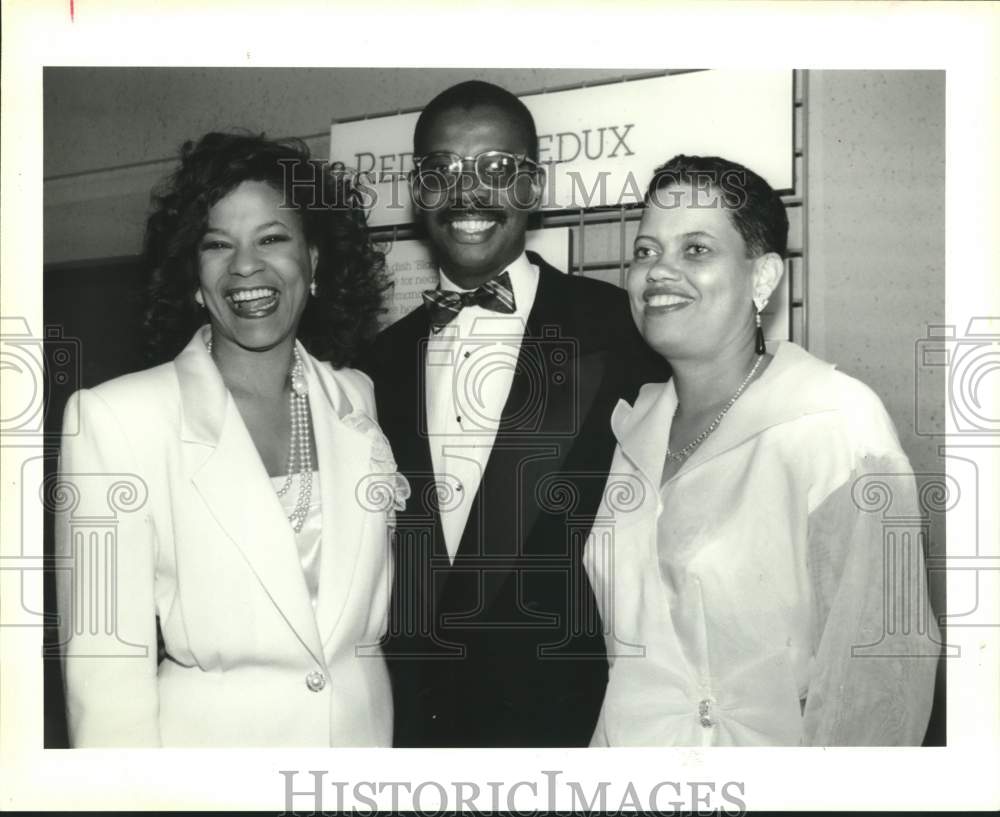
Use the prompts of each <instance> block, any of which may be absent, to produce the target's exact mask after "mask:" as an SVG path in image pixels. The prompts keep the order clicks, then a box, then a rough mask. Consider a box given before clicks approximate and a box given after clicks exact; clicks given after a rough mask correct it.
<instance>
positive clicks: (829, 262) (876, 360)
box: [806, 71, 945, 473]
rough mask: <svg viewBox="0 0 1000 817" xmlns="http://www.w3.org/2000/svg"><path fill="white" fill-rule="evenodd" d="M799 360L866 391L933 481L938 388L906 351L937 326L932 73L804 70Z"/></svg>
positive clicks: (938, 154)
mask: <svg viewBox="0 0 1000 817" xmlns="http://www.w3.org/2000/svg"><path fill="white" fill-rule="evenodd" d="M806 105H807V134H806V137H807V142H806V159H807V173H806V197H807V208H806V209H807V226H806V244H807V249H806V252H807V259H808V264H807V268H808V276H809V277H808V294H807V306H808V332H807V343H808V346H809V349H810V351H812V352H814V353H815V354H816V355H818V356H819V357H822V358H825V359H827V360H830V361H833V362H835V363H836V364H837V365H838V366H839V367H840V368H841V369H843V370H844V371H846V372H847V373H848V374H851V375H854V376H856V377H858V378H860V379H861V380H863V381H864V382H865V383H867V384H868V385H869V386H871V387H872V388H873V389H875V391H876V392H877V393H878V395H879V396H880V397H881V398H882V400H883V402H884V403H885V404H886V406H887V408H888V409H889V413H890V414H891V415H892V417H893V419H894V420H895V422H896V426H897V428H898V430H899V433H900V438H901V440H902V443H903V447H904V449H905V450H906V451H907V453H908V454H909V456H910V459H911V461H912V463H913V466H914V468H915V470H916V471H917V472H918V473H933V472H942V473H943V471H944V465H943V460H942V459H941V458H940V457H939V456H938V454H937V446H938V445H939V444H940V441H939V440H937V439H934V438H928V437H920V436H918V435H917V434H916V432H915V423H914V417H915V415H916V414H918V413H919V415H920V416H921V417H922V418H924V420H925V421H933V420H934V419H935V418H940V416H941V413H942V411H943V409H944V383H943V380H942V381H939V382H940V389H939V390H938V389H937V388H934V390H933V391H930V390H928V389H921V390H918V389H917V378H916V365H915V361H916V357H915V355H916V342H917V341H918V340H919V339H921V338H924V337H926V336H927V326H928V325H929V324H942V323H944V248H945V244H944V240H945V233H944V231H945V222H944V190H945V156H944V146H945V121H944V115H945V77H944V72H943V71H810V72H808V77H807V85H806Z"/></svg>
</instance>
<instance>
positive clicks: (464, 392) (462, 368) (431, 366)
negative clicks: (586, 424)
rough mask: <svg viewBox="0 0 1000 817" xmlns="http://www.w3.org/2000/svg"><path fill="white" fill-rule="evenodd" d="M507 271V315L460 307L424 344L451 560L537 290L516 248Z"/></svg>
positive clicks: (448, 284) (445, 282) (430, 428)
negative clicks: (510, 305)
mask: <svg viewBox="0 0 1000 817" xmlns="http://www.w3.org/2000/svg"><path fill="white" fill-rule="evenodd" d="M507 272H508V274H509V275H510V282H511V286H512V288H513V290H514V304H515V307H516V308H515V311H514V313H513V314H510V315H505V314H501V313H498V312H493V311H491V310H488V309H484V308H483V307H481V306H468V307H465V308H464V309H462V311H461V312H459V313H458V315H457V316H456V317H455V318H454V319H453V320H452V321H451V322H450V323H448V324H447V326H445V327H444V328H443V329H442V330H441V331H440V332H439V333H438V334H432V335H431V336H430V338H429V340H428V345H427V361H426V364H425V367H426V368H425V374H426V384H427V432H428V436H429V441H430V447H431V461H432V463H433V465H434V475H435V478H436V479H437V485H438V502H439V506H440V510H441V526H442V528H443V529H444V538H445V545H446V546H447V549H448V557H449V559H450V560H451V561H452V562H454V561H455V554H456V552H457V551H458V546H459V543H460V542H461V541H462V532H463V531H464V530H465V524H466V522H467V521H468V519H469V511H470V509H471V507H472V502H473V500H474V499H475V497H476V493H477V492H478V490H479V483H480V480H482V476H483V471H484V470H485V468H486V463H487V461H488V460H489V456H490V451H491V450H492V448H493V441H494V439H495V438H496V433H497V428H498V427H499V424H500V417H501V415H502V413H503V409H504V405H505V404H506V402H507V396H508V395H509V394H510V386H511V382H512V381H513V378H514V370H515V368H516V365H517V359H518V355H519V354H520V351H521V339H522V338H523V337H524V328H525V325H526V321H527V319H528V314H529V313H530V312H531V307H532V305H533V304H534V302H535V293H536V291H537V290H538V275H539V273H538V268H537V267H536V266H534V265H533V264H531V263H530V262H529V261H528V259H527V256H525V254H524V253H521V255H520V256H518V257H517V258H516V259H515V260H514V261H513V262H512V263H511V264H510V265H509V266H508V267H507ZM440 276H441V289H445V290H453V291H456V292H461V291H462V289H461V288H460V287H458V286H457V285H456V284H455V283H454V282H453V281H451V280H449V279H448V276H447V275H445V274H444V272H443V271H441V272H440Z"/></svg>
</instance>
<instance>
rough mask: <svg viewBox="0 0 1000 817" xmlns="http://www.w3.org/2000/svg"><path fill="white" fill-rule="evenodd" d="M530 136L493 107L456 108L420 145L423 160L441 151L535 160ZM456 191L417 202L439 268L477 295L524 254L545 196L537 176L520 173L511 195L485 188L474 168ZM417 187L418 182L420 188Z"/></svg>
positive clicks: (438, 118) (509, 191) (430, 127)
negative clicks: (531, 225)
mask: <svg viewBox="0 0 1000 817" xmlns="http://www.w3.org/2000/svg"><path fill="white" fill-rule="evenodd" d="M527 141H528V139H527V136H526V134H525V133H523V130H522V129H521V128H519V127H518V126H517V124H516V123H515V122H514V121H513V120H512V119H511V117H509V116H507V115H505V114H504V113H503V112H502V111H500V110H498V109H497V108H495V107H492V106H478V107H474V108H471V109H469V110H463V109H461V108H453V109H450V110H445V111H442V112H441V113H440V114H438V115H437V116H435V117H434V119H433V121H432V122H430V123H429V125H428V127H427V128H426V130H425V131H424V133H423V134H422V136H421V140H420V143H419V144H417V145H415V150H416V152H417V154H418V155H426V154H428V153H434V152H437V151H446V152H449V153H455V154H458V155H459V156H463V157H465V156H477V155H478V154H480V153H483V152H484V151H488V150H502V151H507V152H509V153H515V154H517V155H522V154H530V152H531V147H532V146H530V145H528V144H527ZM465 170H466V171H467V172H466V173H465V174H463V177H462V178H461V179H460V180H459V183H458V184H456V185H455V186H454V187H453V188H452V189H451V191H449V192H448V193H443V194H441V195H440V196H439V197H438V198H437V199H436V200H434V199H433V198H431V197H427V196H423V197H420V199H422V200H420V199H418V197H417V196H416V195H415V196H414V204H415V205H416V206H417V208H418V210H419V211H420V214H421V218H422V220H423V223H424V226H425V228H426V230H427V237H428V239H429V240H430V242H431V244H432V245H433V246H434V251H435V255H436V258H437V261H438V263H439V264H440V265H441V267H442V269H444V271H445V273H446V274H447V275H448V277H449V278H451V279H452V280H453V281H454V282H455V283H456V284H458V285H459V286H461V287H463V288H467V289H472V288H474V287H477V286H479V285H480V284H482V283H483V282H485V281H488V280H490V279H491V278H493V277H494V276H495V275H498V274H500V273H501V272H503V271H504V269H506V267H507V265H508V264H510V262H511V261H513V260H514V259H515V258H517V256H519V255H520V254H521V252H522V251H523V250H524V235H525V231H526V230H527V226H528V219H529V217H530V215H531V213H532V211H534V210H535V209H536V208H537V205H538V197H539V193H540V190H539V188H538V180H537V178H536V177H535V176H533V175H532V174H531V173H529V172H527V168H525V172H522V173H519V174H518V176H517V178H516V180H515V181H514V183H513V184H512V185H511V187H510V188H509V189H507V190H494V189H491V188H488V187H485V186H484V185H482V184H480V183H479V181H478V179H476V177H475V173H474V171H473V168H472V165H471V163H466V165H465ZM415 184H416V182H415Z"/></svg>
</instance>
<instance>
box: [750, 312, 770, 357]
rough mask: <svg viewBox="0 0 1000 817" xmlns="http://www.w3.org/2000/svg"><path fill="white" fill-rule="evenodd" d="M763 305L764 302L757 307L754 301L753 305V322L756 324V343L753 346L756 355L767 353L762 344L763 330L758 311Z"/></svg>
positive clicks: (765, 346) (765, 347) (764, 345)
mask: <svg viewBox="0 0 1000 817" xmlns="http://www.w3.org/2000/svg"><path fill="white" fill-rule="evenodd" d="M765 304H766V301H765V303H763V304H760V305H758V304H757V302H756V301H754V305H753V312H754V322H755V323H756V324H757V342H756V344H755V345H754V351H755V352H756V353H757V354H758V355H763V354H765V353H766V352H767V345H766V344H765V343H764V328H763V327H762V326H761V321H760V311H761V310H762V309H763V308H764V306H765Z"/></svg>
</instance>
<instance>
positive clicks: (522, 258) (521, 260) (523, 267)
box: [438, 250, 538, 298]
mask: <svg viewBox="0 0 1000 817" xmlns="http://www.w3.org/2000/svg"><path fill="white" fill-rule="evenodd" d="M504 269H506V270H507V272H508V273H510V283H511V286H513V287H514V297H515V298H516V297H517V291H518V289H520V286H521V285H522V282H524V281H525V280H526V278H527V277H528V276H532V275H537V274H538V273H537V271H536V269H535V267H533V266H532V264H531V262H530V261H529V260H528V256H526V255H525V254H524V251H523V250H522V251H521V254H520V255H519V256H518V257H517V258H515V259H514V260H513V261H511V262H510V263H509V264H508V265H507V266H506V267H504ZM500 272H503V270H500ZM497 274H498V275H499V274H500V273H497ZM438 276H439V280H440V282H441V284H440V286H441V289H444V290H450V291H452V292H471V290H468V289H463V288H462V287H460V286H459V285H458V284H456V283H455V282H454V281H452V280H451V278H449V277H448V275H447V273H446V272H445V271H444V270H443V269H441V268H440V267H439V268H438Z"/></svg>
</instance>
